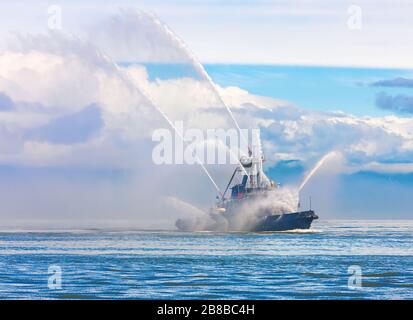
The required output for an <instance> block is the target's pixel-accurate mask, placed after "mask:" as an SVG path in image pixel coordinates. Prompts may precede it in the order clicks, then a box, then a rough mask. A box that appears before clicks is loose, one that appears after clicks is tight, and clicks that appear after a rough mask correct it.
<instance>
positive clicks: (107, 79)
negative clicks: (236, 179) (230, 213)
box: [0, 0, 413, 218]
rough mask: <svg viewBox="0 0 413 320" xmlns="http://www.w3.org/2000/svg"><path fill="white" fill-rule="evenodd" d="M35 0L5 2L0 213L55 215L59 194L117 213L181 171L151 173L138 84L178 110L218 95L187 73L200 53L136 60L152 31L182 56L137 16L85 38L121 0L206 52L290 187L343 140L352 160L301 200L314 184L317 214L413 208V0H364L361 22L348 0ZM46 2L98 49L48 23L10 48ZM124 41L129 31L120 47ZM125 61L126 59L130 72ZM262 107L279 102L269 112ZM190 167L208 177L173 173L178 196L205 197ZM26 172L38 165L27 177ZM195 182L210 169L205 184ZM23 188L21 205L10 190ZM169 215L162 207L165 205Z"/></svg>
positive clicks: (44, 16) (81, 209) (0, 22)
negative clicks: (182, 179) (181, 60)
mask: <svg viewBox="0 0 413 320" xmlns="http://www.w3.org/2000/svg"><path fill="white" fill-rule="evenodd" d="M33 3H34V2H32V1H3V2H2V3H1V4H0V5H1V9H2V10H0V39H1V41H0V45H1V47H0V49H4V48H6V49H7V50H0V64H1V68H0V151H1V153H0V156H1V161H2V164H1V165H0V178H1V177H2V178H3V179H0V190H3V191H4V193H3V194H5V195H6V196H3V199H1V200H2V202H3V203H4V204H5V205H4V207H5V208H7V210H8V212H7V213H5V212H0V214H4V215H9V217H10V216H11V217H13V216H14V213H16V212H17V213H19V214H20V216H21V217H24V216H25V213H26V211H25V210H27V208H29V209H30V210H35V209H34V208H36V210H35V211H36V212H42V213H44V214H45V215H44V216H45V217H46V218H48V214H49V217H52V216H53V214H55V211H53V210H52V209H50V210H49V211H50V212H48V210H47V209H48V207H47V206H48V205H49V203H50V202H49V201H50V199H49V195H50V194H52V195H53V196H52V197H53V201H54V205H55V207H54V208H58V207H59V206H60V205H61V203H64V206H65V208H66V211H67V212H69V213H70V211H71V210H73V211H76V210H77V211H76V212H77V214H78V216H82V214H84V213H85V212H86V211H87V210H89V211H90V210H94V206H95V205H96V203H100V199H102V198H105V200H107V201H108V202H107V205H104V207H105V208H103V209H105V212H106V214H107V215H108V216H110V214H112V213H113V212H118V211H122V212H125V215H130V217H135V216H134V214H135V213H136V208H137V206H138V205H139V204H140V203H141V202H140V201H139V200H137V195H142V197H143V199H144V200H147V198H148V197H154V194H155V192H157V191H159V189H160V188H161V187H162V186H166V185H168V182H169V181H171V179H175V178H176V177H175V176H174V175H173V174H172V175H171V177H167V176H166V175H165V177H166V178H168V179H167V181H162V180H161V179H160V178H159V177H157V178H154V177H153V176H155V173H156V172H157V171H156V170H148V169H146V167H145V166H144V165H142V163H141V162H143V161H142V158H145V157H148V158H150V151H151V149H150V147H149V146H148V145H149V144H148V142H147V141H146V142H145V143H142V141H140V140H139V139H144V138H145V139H147V138H148V132H150V130H149V129H148V127H150V125H153V123H157V122H156V121H158V120H159V119H155V118H156V116H154V113H156V112H154V110H153V109H151V110H150V111H148V110H147V109H145V108H146V107H145V106H144V107H142V108H143V109H142V110H137V109H136V106H143V105H144V103H142V101H141V100H139V99H138V98H139V97H137V96H136V92H134V91H133V90H135V89H133V90H132V89H131V88H133V87H134V86H142V87H143V88H145V89H147V90H148V91H149V92H150V94H151V95H153V98H154V100H155V101H156V103H159V105H160V106H162V107H165V108H168V107H169V109H168V110H169V111H170V112H173V111H175V110H178V111H179V110H181V107H182V108H183V110H184V111H187V110H186V109H185V107H190V108H192V109H190V110H191V112H193V110H194V109H193V107H194V105H196V106H198V107H199V106H200V105H201V106H203V104H204V102H205V101H209V100H208V99H209V98H210V96H211V92H209V94H207V95H206V96H205V92H207V91H205V90H200V88H202V84H200V83H199V82H197V81H199V80H200V79H199V78H198V79H196V77H195V78H193V79H190V80H189V81H186V80H187V79H186V80H185V79H184V80H185V81H184V80H183V79H182V76H193V75H194V72H193V71H194V69H193V66H191V65H187V66H184V70H182V68H181V67H180V66H177V65H173V63H174V61H167V62H168V63H172V65H171V64H169V65H168V66H167V67H166V66H165V64H163V65H161V66H159V65H156V64H153V63H152V64H151V63H149V62H150V61H149V62H148V63H145V64H144V65H145V66H146V70H145V72H146V71H147V72H148V74H149V77H148V78H146V77H145V76H146V73H145V72H143V71H142V69H133V68H132V66H131V65H130V63H127V62H125V61H133V58H134V55H138V56H139V55H140V53H141V51H144V50H140V48H141V47H142V43H141V42H139V41H141V40H142V39H144V40H145V39H146V40H148V41H149V45H148V44H147V43H146V44H145V45H144V46H143V48H145V49H148V48H149V52H147V57H148V56H149V57H153V56H155V55H156V54H158V55H159V56H156V57H162V58H164V57H167V58H169V57H170V56H174V54H176V53H177V48H176V47H174V43H173V42H172V44H171V43H170V42H168V39H166V41H165V43H163V44H162V43H151V39H153V38H151V37H141V38H139V37H136V35H137V34H138V33H139V32H140V31H141V30H140V29H133V28H132V27H136V25H134V24H131V25H130V24H128V23H129V22H130V21H126V22H127V23H125V24H124V25H123V24H121V25H120V27H124V26H127V27H131V28H126V29H122V28H119V29H115V31H117V32H118V31H119V33H118V35H119V37H116V39H113V37H112V34H109V38H112V39H109V40H118V42H117V43H114V42H102V43H98V41H97V40H96V42H93V40H95V39H94V38H93V36H92V37H90V38H87V35H89V36H90V35H91V34H92V35H93V32H92V31H98V32H99V31H102V32H103V33H104V32H106V31H107V30H106V29H104V28H101V27H102V24H101V23H102V21H105V20H104V19H106V18H107V16H108V15H111V14H117V13H118V10H117V7H119V6H126V7H133V8H136V9H141V10H144V11H148V12H152V13H155V14H156V15H157V16H158V17H160V18H161V19H162V20H163V21H165V22H167V23H168V25H169V26H170V27H171V28H172V30H173V31H174V32H176V33H177V34H178V35H179V36H180V37H181V38H182V39H183V40H184V42H185V43H186V44H187V46H188V47H189V48H190V50H191V51H192V52H193V53H194V54H195V56H196V57H199V59H200V61H201V62H202V63H203V65H204V66H205V68H206V70H207V71H208V73H209V74H210V75H211V77H212V79H213V80H214V81H215V82H216V83H217V84H218V85H219V86H220V87H221V89H222V95H223V97H224V98H226V99H228V101H231V103H233V104H234V107H235V108H234V109H235V110H237V111H238V113H237V114H236V117H237V118H238V119H240V121H244V123H245V122H247V123H248V124H249V123H254V124H260V125H261V126H262V127H263V135H262V136H263V138H264V139H265V140H266V141H265V143H264V146H265V148H266V152H267V159H268V160H270V161H268V162H267V167H266V168H267V170H268V172H269V174H270V175H271V176H272V177H273V178H275V179H276V180H278V181H280V182H282V183H283V184H287V185H288V184H292V183H298V182H299V181H300V180H301V179H302V178H303V175H304V174H305V173H306V171H308V170H309V169H310V168H311V167H312V166H313V165H314V163H315V162H316V161H317V160H318V159H320V158H321V157H322V156H323V155H324V154H326V153H328V152H330V151H331V150H338V151H342V152H343V153H344V154H345V155H346V157H347V160H348V162H349V166H348V168H345V169H346V170H344V171H343V172H339V173H337V172H334V174H332V175H330V176H323V175H321V176H320V177H315V179H313V180H312V181H311V183H309V185H308V188H306V189H305V190H304V191H303V195H302V196H303V198H305V199H307V198H308V196H309V195H311V196H312V197H313V199H314V205H317V207H318V209H319V211H320V214H321V215H322V216H324V217H328V218H330V217H331V218H386V217H389V216H388V211H389V210H392V208H393V209H394V210H393V212H392V213H394V214H395V217H398V218H408V217H410V212H411V210H410V208H411V205H410V203H409V201H408V195H410V194H411V193H412V192H413V184H412V181H413V180H412V179H413V178H412V174H411V173H412V172H413V165H412V158H413V129H411V128H413V122H412V115H413V98H412V97H413V72H412V71H411V69H409V68H413V62H412V59H411V53H412V52H413V27H412V26H413V25H412V24H411V21H412V18H413V4H411V3H409V2H405V1H398V2H397V5H396V4H394V2H391V1H378V2H374V3H373V2H372V1H361V2H360V4H359V5H360V7H361V8H362V12H363V17H364V18H363V27H362V28H361V29H360V30H357V31H354V30H350V29H349V28H348V25H347V20H348V13H347V9H348V7H349V4H348V3H347V2H346V1H337V2H336V1H335V2H331V1H321V0H317V1H315V2H311V3H310V2H307V1H301V0H294V1H291V2H286V1H258V2H252V1H224V2H221V1H182V2H180V4H179V5H177V4H176V3H175V4H172V3H171V2H169V1H161V0H157V1H140V2H133V1H126V0H125V1H113V2H111V1H106V2H102V1H77V0H76V1H72V2H70V3H68V2H62V1H56V2H51V1H38V2H37V3H36V5H34V4H33ZM51 4H58V5H60V6H61V9H62V14H63V16H62V19H63V20H62V21H63V24H62V30H60V31H62V32H63V33H65V34H72V33H73V34H75V35H76V36H79V37H84V36H85V35H86V39H88V40H89V41H91V43H93V45H96V47H97V48H98V49H99V50H102V51H98V52H99V54H96V52H95V51H93V50H95V49H94V48H95V47H88V46H84V44H83V43H82V42H81V41H79V40H78V38H75V39H74V40H73V39H71V40H70V41H66V40H64V41H61V40H62V39H61V38H59V37H58V35H57V34H53V33H52V34H50V35H48V36H45V37H44V38H34V40H35V41H27V43H24V45H23V47H22V48H18V47H17V49H15V48H14V49H13V43H11V45H10V44H9V43H8V41H6V38H7V37H9V36H10V35H11V34H13V32H15V31H17V32H21V33H23V34H27V33H30V32H34V33H36V32H44V31H46V29H47V20H48V8H49V6H50V5H51ZM22 6H24V8H25V9H24V10H22ZM123 18H125V17H123ZM125 20H127V19H125ZM106 22H107V21H106ZM132 22H134V21H132ZM138 27H139V25H138ZM143 29H144V28H143ZM91 30H92V31H91ZM143 31H145V30H143ZM152 31H153V30H152ZM88 32H90V34H89V33H88ZM149 34H150V35H151V36H152V35H153V34H154V33H150V32H149ZM144 35H146V34H144ZM54 37H56V38H54ZM56 39H57V40H56ZM82 39H83V38H82ZM136 39H138V40H139V41H136ZM159 39H160V40H165V37H160V38H156V40H159ZM24 40H25V39H23V42H24ZM26 40H31V38H30V37H28V38H27V39H26ZM134 41H135V43H134ZM121 42H125V43H123V45H125V46H124V47H122V48H121V47H120V46H119V45H122V43H121ZM100 44H102V45H103V46H102V47H100V46H99V45H100ZM157 45H159V47H157ZM168 46H169V47H168ZM10 48H11V49H10ZM125 48H126V49H127V50H123V49H125ZM129 49H133V50H129ZM150 49H155V50H153V51H150ZM168 49H170V52H169V51H168ZM178 49H179V48H178ZM8 50H10V51H8ZM13 50H16V52H17V54H16V52H14V51H13ZM36 50H37V51H36ZM90 50H92V51H90ZM96 50H97V49H96ZM178 51H179V50H178ZM33 52H35V54H33ZM36 52H37V53H36ZM100 52H104V53H105V54H108V55H109V56H110V57H111V58H112V59H113V60H114V61H117V62H120V64H121V65H122V66H123V67H124V69H128V70H120V71H119V70H117V69H116V70H115V71H114V70H113V69H112V67H111V66H110V64H107V61H102V60H100V58H101V55H100ZM125 52H126V55H125ZM178 53H180V54H182V52H178ZM168 54H169V55H168ZM184 54H185V53H184ZM178 56H179V54H178ZM128 57H132V60H130V59H127V58H128ZM174 57H175V56H174ZM161 62H162V61H161ZM108 65H109V66H108ZM129 67H131V68H129ZM187 67H188V68H187ZM129 69H130V70H129ZM118 72H120V74H118ZM122 72H130V74H131V75H133V76H134V77H132V79H133V81H136V83H135V82H129V81H132V80H130V79H129V78H126V77H123V74H122ZM128 75H129V73H128ZM125 79H127V80H128V81H126V80H125ZM158 80H159V81H158ZM168 81H169V82H168ZM229 87H233V88H235V90H231V88H229ZM128 90H132V93H131V92H129V91H128ZM168 90H169V91H168ZM164 97H166V98H164ZM269 98H274V99H269ZM191 99H193V100H191ZM277 99H282V100H285V101H286V102H288V105H287V106H286V105H283V104H282V103H281V102H279V100H277ZM185 103H186V104H187V105H185ZM267 104H268V105H269V107H268V105H267ZM264 105H265V107H268V108H269V109H270V110H269V111H268V108H267V109H265V110H266V111H265V112H264V111H263V109H262V108H261V109H260V107H262V106H264ZM291 105H292V106H291ZM237 108H238V109H237ZM240 110H241V111H240ZM237 111H235V112H237ZM267 111H268V112H267ZM331 111H342V112H343V114H340V115H337V114H336V113H333V112H331ZM178 114H179V113H178ZM196 116H198V114H195V118H196ZM214 116H215V117H216V118H212V119H213V120H209V121H211V122H210V123H209V125H211V126H214V125H215V124H216V122H217V121H219V120H221V119H220V118H219V117H221V114H219V117H218V115H217V114H214ZM385 116H390V117H385ZM154 119H155V120H156V121H155V120H154ZM157 125H165V123H164V122H161V124H158V123H157ZM150 128H152V127H150ZM152 129H153V128H152ZM143 154H145V156H144V157H143V156H142V155H143ZM145 160H148V159H146V158H145ZM149 160H150V159H149ZM268 163H270V164H268ZM145 164H146V163H145ZM406 165H407V166H406ZM140 166H141V167H140ZM334 166H337V167H338V166H339V164H338V163H337V164H336V163H334ZM197 169H199V168H197ZM197 169H195V170H194V169H192V170H194V171H195V172H197V173H199V174H200V175H199V176H196V175H188V174H187V175H186V177H189V178H188V179H190V178H191V179H192V180H191V181H186V182H187V183H184V184H183V186H180V187H182V190H179V194H186V193H188V191H193V190H195V187H193V186H196V187H197V188H204V189H205V194H204V195H203V196H204V198H203V199H201V200H202V201H204V202H203V203H202V204H203V205H205V203H207V204H210V203H211V202H212V201H213V198H214V197H213V195H214V192H215V190H213V189H212V188H209V187H210V186H209V185H207V183H208V182H207V179H205V177H204V176H202V172H200V170H197ZM135 170H136V172H135ZM139 170H141V171H139ZM159 171H160V170H159ZM68 176H70V177H73V179H67V177H68ZM126 176H127V177H128V179H124V178H125V177H126ZM142 176H144V177H146V178H147V179H148V180H144V179H143V178H142ZM39 177H41V178H42V179H40V178H39ZM82 177H84V180H86V181H83V179H82ZM129 177H130V180H129ZM165 177H164V178H165ZM216 177H217V179H221V180H222V181H220V182H221V184H223V185H224V184H225V182H226V175H225V174H222V173H216ZM4 178H7V179H4ZM25 178H30V179H29V180H30V188H29V187H28V185H26V184H25V182H26V181H25ZM37 178H39V179H37ZM102 178H103V179H102ZM133 178H135V179H133ZM158 178H159V180H158ZM199 181H206V182H205V185H199ZM10 185H12V188H10ZM142 185H143V186H142ZM185 185H186V186H192V190H188V189H185ZM160 186H161V187H160ZM208 186H209V187H208ZM32 187H33V188H32ZM168 187H170V185H168ZM32 189H34V191H33V194H29V191H30V190H32ZM137 190H139V191H140V192H138V191H137ZM333 191H334V192H333ZM145 192H147V193H148V194H145ZM168 192H169V189H168ZM22 194H23V195H24V197H25V200H27V202H26V203H22V202H19V201H17V199H20V197H21V195H22ZM363 194H364V195H365V196H368V197H370V200H369V201H366V200H365V199H366V197H364V196H363ZM368 197H367V198H368ZM196 200H199V199H196ZM62 201H63V202H62ZM158 201H160V200H159V199H157V200H154V201H153V202H154V203H157V202H158ZM82 202H86V203H87V204H88V205H87V206H82ZM200 203H201V201H200ZM392 203H396V204H397V205H395V206H394V207H392V206H391V204H392ZM105 204H106V203H105ZM119 208H120V209H119ZM151 213H152V212H151ZM162 214H163V212H162V210H161V212H160V215H159V217H164V216H163V215H162ZM96 215H98V213H96V214H95V217H96ZM92 216H93V215H92ZM96 218H97V217H96ZM149 218H151V215H149Z"/></svg>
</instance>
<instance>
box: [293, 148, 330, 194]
mask: <svg viewBox="0 0 413 320" xmlns="http://www.w3.org/2000/svg"><path fill="white" fill-rule="evenodd" d="M336 155H337V152H335V151H330V152H329V153H327V154H325V155H324V156H323V157H322V158H321V159H320V160H319V161H318V162H317V163H316V165H315V166H314V168H313V169H311V171H310V172H309V173H308V174H307V176H306V177H305V178H304V180H303V182H302V183H301V185H300V186H299V188H298V192H300V191H301V189H303V188H304V186H305V185H306V184H307V182H308V181H309V180H310V179H311V177H312V176H314V174H315V173H316V172H317V171H318V170H319V169H320V168H321V167H322V166H323V164H324V163H325V162H326V160H327V159H329V158H331V157H333V156H336Z"/></svg>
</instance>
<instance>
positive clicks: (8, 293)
mask: <svg viewBox="0 0 413 320" xmlns="http://www.w3.org/2000/svg"><path fill="white" fill-rule="evenodd" d="M50 266H58V267H60V268H61V270H62V275H61V278H62V288H61V289H50V288H49V287H48V280H49V277H50V276H51V274H49V273H48V271H49V267H50ZM351 266H353V270H354V266H356V267H355V268H356V269H358V268H361V273H362V278H361V284H362V287H356V288H355V287H354V286H350V287H349V286H348V282H349V277H350V274H349V272H348V269H349V267H351ZM50 271H51V270H50ZM352 279H353V278H350V284H353V283H354V281H352ZM0 298H3V299H4V298H7V299H12V298H17V299H36V298H59V299H60V298H63V299H82V298H94V299H96V298H116V299H128V298H138V299H161V298H162V299H185V298H186V299H320V298H324V299H325V298H326V299H360V298H361V299H378V298H384V299H413V221H396V222H394V221H392V222H390V221H331V222H326V221H322V222H318V223H314V225H313V229H312V230H309V231H306V232H298V231H297V232H280V233H265V234H251V233H250V234H246V233H232V234H217V233H179V232H167V231H159V232H149V231H124V230H123V231H96V230H72V231H53V232H51V231H39V230H38V231H35V232H34V231H31V232H29V231H23V230H20V231H18V230H0Z"/></svg>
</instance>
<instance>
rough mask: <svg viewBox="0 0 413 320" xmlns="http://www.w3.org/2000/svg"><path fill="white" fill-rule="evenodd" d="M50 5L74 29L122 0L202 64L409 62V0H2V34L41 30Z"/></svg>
mask: <svg viewBox="0 0 413 320" xmlns="http://www.w3.org/2000/svg"><path fill="white" fill-rule="evenodd" d="M50 5H59V6H60V7H61V9H62V27H63V28H64V29H66V30H68V31H73V32H83V31H84V30H85V29H87V28H90V27H92V26H94V25H96V24H97V23H98V21H99V20H100V19H101V18H102V17H103V16H105V15H108V14H110V13H112V12H114V10H116V9H117V8H119V7H131V8H138V9H140V10H143V11H145V12H148V13H153V14H156V15H157V16H158V17H159V18H161V20H162V21H164V22H165V23H167V24H168V25H170V26H171V27H172V28H173V30H175V32H176V33H177V34H178V35H179V36H180V37H182V38H183V39H185V42H186V43H187V44H188V46H189V48H191V50H192V51H193V52H195V53H196V55H197V56H198V57H199V58H200V60H201V61H202V62H203V63H243V64H245V63H248V64H282V65H285V64H293V65H296V64H299V65H333V66H337V65H346V66H349V65H350V66H363V67H365V66H372V67H403V68H405V67H412V66H413V62H412V61H411V54H410V53H411V52H412V51H413V41H412V40H413V26H412V24H411V20H412V15H413V3H412V2H411V1H409V0H396V1H389V0H378V1H375V0H359V1H346V0H336V1H325V0H315V1H307V0H292V1H284V0H278V1H277V0H256V1H251V0H224V1H217V0H203V1H199V0H181V1H179V3H178V4H177V3H176V1H169V0H137V1H135V0H121V1H119V0H118V1H101V0H88V1H83V0H74V1H70V2H67V1H59V0H56V1H42V0H38V1H30V0H23V1H22V0H17V1H15V0H2V1H1V6H2V10H1V11H0V29H1V30H2V31H1V32H2V34H3V35H6V34H7V32H8V30H13V31H21V30H22V31H24V32H27V31H33V32H35V31H40V30H42V29H44V28H45V27H46V24H47V20H48V9H49V7H50ZM352 5H357V6H358V7H359V10H358V9H356V11H354V7H352ZM360 10H361V11H360ZM355 15H356V16H357V17H359V16H360V17H361V23H358V22H357V21H358V20H357V21H356V22H355V20H354V19H353V18H352V17H354V16H355ZM349 25H350V27H349ZM354 26H355V27H354Z"/></svg>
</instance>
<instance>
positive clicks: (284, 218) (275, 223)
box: [252, 210, 318, 232]
mask: <svg viewBox="0 0 413 320" xmlns="http://www.w3.org/2000/svg"><path fill="white" fill-rule="evenodd" d="M316 219H318V216H317V215H316V214H315V213H314V211H313V210H308V211H301V212H293V213H285V214H280V215H270V216H266V217H264V219H263V220H262V221H261V222H260V223H258V225H257V226H256V227H255V229H254V230H252V231H256V232H270V231H288V230H295V229H309V228H310V227H311V223H312V222H313V220H316Z"/></svg>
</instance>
